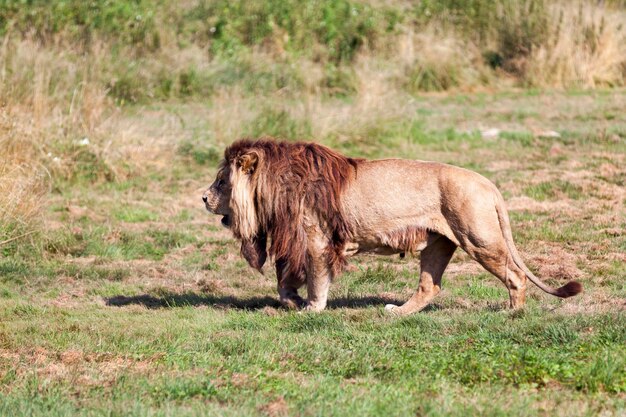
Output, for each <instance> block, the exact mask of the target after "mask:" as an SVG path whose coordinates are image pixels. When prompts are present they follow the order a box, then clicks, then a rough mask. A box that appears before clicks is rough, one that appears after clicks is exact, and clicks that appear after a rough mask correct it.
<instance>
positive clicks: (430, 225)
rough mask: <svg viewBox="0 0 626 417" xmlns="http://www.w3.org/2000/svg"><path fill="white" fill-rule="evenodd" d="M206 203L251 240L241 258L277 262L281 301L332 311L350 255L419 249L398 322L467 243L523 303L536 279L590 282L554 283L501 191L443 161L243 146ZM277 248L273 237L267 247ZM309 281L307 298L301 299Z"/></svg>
mask: <svg viewBox="0 0 626 417" xmlns="http://www.w3.org/2000/svg"><path fill="white" fill-rule="evenodd" d="M202 200H203V201H204V204H205V206H206V209H207V210H208V211H209V212H211V213H213V214H217V215H221V216H222V224H223V225H224V226H225V227H227V228H229V229H230V230H231V231H232V232H233V234H234V236H235V237H236V238H237V239H239V240H240V241H241V254H242V256H243V257H244V258H245V259H246V260H247V261H248V263H249V264H250V266H251V267H252V268H254V269H257V270H259V271H261V272H262V268H263V265H264V264H265V261H266V260H267V258H268V253H269V255H270V256H271V257H272V258H273V260H274V263H275V267H276V276H277V280H278V294H279V298H280V302H281V303H282V304H283V305H285V306H286V307H290V308H303V309H305V310H312V311H321V310H323V309H324V308H325V307H326V304H327V300H328V290H329V287H330V284H331V282H332V280H333V278H335V277H336V276H338V275H339V274H340V273H341V271H342V270H343V269H344V267H345V266H346V263H347V259H348V258H349V257H350V256H353V255H355V254H359V253H375V254H381V255H392V254H400V255H401V256H404V254H405V253H410V254H415V253H417V252H419V253H420V277H419V285H418V288H417V291H416V292H415V293H414V294H413V296H412V297H411V298H410V299H409V300H408V301H407V302H405V303H404V304H402V305H401V306H397V305H393V304H388V305H386V306H385V309H386V310H388V311H390V312H393V313H395V314H398V315H408V314H412V313H415V312H418V311H420V310H422V309H423V308H424V307H426V306H427V305H428V304H429V303H430V302H431V301H432V299H433V298H434V297H435V296H436V295H437V294H438V293H439V292H440V291H441V279H442V275H443V272H444V270H445V269H446V267H447V265H448V263H449V262H450V259H451V258H452V255H453V254H454V252H455V251H456V249H457V248H458V247H461V249H463V250H464V251H465V252H467V254H468V255H469V256H470V257H471V258H472V259H474V260H476V261H477V262H478V263H480V264H481V265H482V266H483V267H484V268H485V269H486V270H487V271H489V272H490V273H492V274H493V275H495V276H496V277H497V278H498V279H500V281H502V283H503V284H504V285H505V286H506V288H507V289H508V291H509V301H510V307H511V308H514V309H517V308H520V307H522V306H523V305H524V302H525V294H526V282H527V279H529V280H530V281H531V282H533V283H534V284H535V285H536V286H538V287H539V288H540V289H542V290H543V291H545V292H547V293H549V294H552V295H555V296H557V297H562V298H566V297H571V296H574V295H576V294H578V293H580V292H581V291H582V285H581V284H580V283H578V282H576V281H571V282H569V283H567V284H565V285H564V286H562V287H560V288H552V287H550V286H548V285H546V284H544V283H543V282H542V281H541V280H540V279H539V278H537V277H536V276H535V275H534V274H533V273H532V272H531V271H530V270H529V269H528V268H527V267H526V265H525V264H524V262H523V260H522V258H521V256H520V254H519V253H518V251H517V249H516V247H515V244H514V243H513V236H512V233H511V225H510V223H509V217H508V213H507V209H506V207H505V203H504V199H503V198H502V195H501V194H500V192H499V191H498V189H497V188H496V187H495V185H494V184H492V183H491V182H490V181H489V180H487V179H486V178H485V177H483V176H481V175H480V174H478V173H476V172H472V171H469V170H466V169H463V168H459V167H455V166H452V165H447V164H443V163H437V162H427V161H416V160H404V159H382V160H365V159H355V158H349V157H346V156H344V155H342V154H340V153H338V152H335V151H333V150H331V149H330V148H327V147H325V146H322V145H319V144H316V143H307V142H297V143H293V142H279V141H275V140H273V139H271V138H263V139H258V140H251V139H242V140H238V141H236V142H234V143H233V144H231V145H230V146H229V147H227V148H226V150H225V152H224V160H223V162H222V163H221V164H220V168H219V170H218V173H217V176H216V178H215V181H214V182H213V183H212V184H211V186H210V187H209V188H208V189H207V190H206V191H205V193H204V194H203V196H202ZM268 241H269V242H270V245H269V249H268ZM304 285H306V289H307V299H306V300H304V299H303V298H302V297H300V296H299V295H298V290H299V289H300V288H301V287H303V286H304Z"/></svg>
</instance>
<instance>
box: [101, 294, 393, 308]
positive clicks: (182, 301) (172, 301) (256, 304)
mask: <svg viewBox="0 0 626 417" xmlns="http://www.w3.org/2000/svg"><path fill="white" fill-rule="evenodd" d="M104 301H105V303H106V305H108V306H113V307H124V306H128V305H142V306H144V307H146V308H150V309H157V308H172V307H186V306H208V307H214V308H222V309H235V310H261V309H263V308H265V307H273V308H279V307H281V304H280V302H279V301H278V300H277V299H276V298H273V297H269V296H265V297H250V298H237V297H232V296H220V295H206V294H196V293H182V294H179V293H169V294H164V295H162V296H158V297H155V296H152V295H148V294H142V295H134V296H125V295H116V296H114V297H109V298H105V299H104ZM389 303H391V304H401V302H400V301H398V300H397V299H394V298H390V297H379V296H371V297H370V296H365V297H339V298H335V299H332V300H329V301H328V307H327V308H328V309H338V308H365V307H377V306H384V305H385V304H389Z"/></svg>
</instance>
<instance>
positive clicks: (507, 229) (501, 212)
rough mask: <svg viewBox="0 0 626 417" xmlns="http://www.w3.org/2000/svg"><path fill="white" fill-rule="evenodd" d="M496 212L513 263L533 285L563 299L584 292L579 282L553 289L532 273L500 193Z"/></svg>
mask: <svg viewBox="0 0 626 417" xmlns="http://www.w3.org/2000/svg"><path fill="white" fill-rule="evenodd" d="M496 212H497V213H498V220H499V221H500V229H501V230H502V234H503V235H504V240H505V242H506V245H507V247H508V248H509V252H510V253H511V258H513V262H515V265H517V266H518V268H520V269H521V270H522V271H524V273H525V274H526V276H527V277H528V279H530V280H531V281H532V283H533V284H535V285H536V286H538V287H539V288H541V289H542V290H543V291H545V292H547V293H548V294H552V295H556V296H557V297H561V298H567V297H573V296H574V295H576V294H578V293H580V292H581V291H582V290H583V286H582V285H581V284H580V282H578V281H570V282H568V283H567V284H565V285H563V286H562V287H559V288H552V287H550V286H548V285H546V284H544V283H543V282H542V281H541V280H540V279H539V278H537V277H536V276H535V274H533V273H532V272H530V270H529V269H528V267H526V264H524V261H523V260H522V257H521V256H520V254H519V252H518V251H517V248H516V247H515V243H514V242H513V233H512V232H511V223H510V222H509V216H508V214H507V212H506V209H505V205H504V199H503V198H502V196H501V195H500V193H499V192H498V193H497V200H496Z"/></svg>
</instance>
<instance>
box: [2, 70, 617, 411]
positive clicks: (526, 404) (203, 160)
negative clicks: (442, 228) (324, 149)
mask: <svg viewBox="0 0 626 417" xmlns="http://www.w3.org/2000/svg"><path fill="white" fill-rule="evenodd" d="M342 68H343V67H342ZM337 82H339V81H337ZM329 88H331V87H329ZM333 88H337V91H339V87H333ZM326 94H327V93H322V95H323V96H324V97H323V100H322V101H321V104H320V106H321V107H320V108H321V110H320V111H321V112H322V113H323V114H324V115H326V114H333V111H334V110H336V109H344V108H349V109H351V108H352V107H351V106H355V105H357V104H354V103H351V101H350V100H351V96H350V94H351V93H346V94H345V95H342V94H343V93H337V94H336V95H333V94H330V93H328V95H326ZM622 94H623V93H620V92H614V93H612V95H609V96H608V97H605V98H604V99H603V100H606V102H602V103H605V104H602V103H597V102H595V101H594V103H595V104H594V105H595V106H596V107H593V109H591V110H590V111H593V112H597V113H598V114H603V111H601V110H602V109H603V108H605V109H614V108H617V107H618V104H619V103H621V100H622ZM563 97H565V96H561V95H558V94H556V93H555V95H550V100H549V101H547V100H544V99H545V97H544V96H542V95H539V96H536V95H528V94H526V93H519V94H512V93H511V94H506V95H502V96H494V95H489V94H484V93H483V94H477V95H474V94H464V95H462V96H444V97H429V98H428V99H423V100H420V99H413V98H411V99H408V100H411V101H410V102H407V103H405V105H406V106H409V108H408V109H405V110H403V112H402V113H401V114H400V116H389V115H387V114H380V115H378V114H373V115H371V117H370V116H368V117H367V118H365V119H364V121H363V122H362V123H361V122H360V120H361V119H359V122H358V123H356V122H354V123H348V124H346V125H344V124H342V123H337V124H329V125H324V130H323V132H325V136H322V137H320V138H319V141H320V142H322V143H325V144H328V145H331V146H333V147H334V148H336V149H339V150H342V151H344V152H346V153H348V154H350V155H352V156H367V157H372V158H379V157H404V158H414V159H426V160H436V161H442V162H448V163H453V164H456V165H461V166H465V167H469V168H471V169H474V170H478V171H479V172H481V173H482V174H484V175H485V176H487V177H488V178H489V179H490V180H492V181H493V182H495V183H496V184H498V187H499V188H500V190H501V191H502V192H503V194H504V195H505V197H506V200H507V203H511V204H512V206H511V208H510V217H511V223H512V226H513V234H514V237H515V241H516V244H517V247H518V248H519V250H520V252H521V253H522V256H523V258H524V259H525V260H526V261H527V263H528V265H529V266H530V267H532V269H533V271H535V272H536V273H537V274H538V275H540V276H541V278H542V279H544V280H546V282H549V283H550V284H553V285H557V284H562V283H564V282H565V281H567V280H568V279H570V278H569V277H568V275H567V274H568V271H571V270H573V268H576V271H579V272H580V275H579V276H577V279H580V281H581V282H582V283H583V285H584V288H585V291H584V293H583V294H581V295H580V296H578V297H575V298H572V299H567V300H558V299H555V298H553V297H551V296H548V295H545V294H543V293H541V292H540V291H539V290H538V289H536V288H535V287H534V286H532V284H529V290H528V295H527V298H528V300H527V306H526V308H525V309H523V310H521V311H509V310H508V309H507V305H508V294H507V291H506V289H505V287H504V286H503V285H502V283H501V282H500V281H499V280H498V279H497V278H495V277H493V276H492V275H490V274H488V273H487V272H485V271H484V270H482V269H480V267H478V266H477V265H475V264H473V263H472V262H471V261H470V260H469V257H468V256H467V255H464V254H463V253H462V252H461V251H459V252H458V253H457V255H455V258H453V261H452V264H451V266H450V267H449V269H448V271H447V272H446V274H445V275H444V279H443V287H442V288H443V290H442V292H441V293H440V294H439V295H438V296H437V298H436V299H435V300H434V301H433V303H432V304H431V305H430V306H429V307H428V308H427V309H425V310H424V311H422V312H421V313H419V314H416V315H414V316H411V317H407V318H395V317H391V316H389V315H387V314H385V312H384V310H383V306H384V305H385V304H386V303H390V302H391V303H401V302H403V301H405V300H406V299H408V298H409V297H410V296H411V294H412V292H413V291H414V290H415V289H416V288H417V286H418V276H419V256H416V257H412V256H407V257H406V258H405V259H400V258H399V257H398V256H394V257H376V258H373V257H365V256H364V257H357V258H356V259H355V260H354V261H352V264H353V265H354V266H355V267H356V268H353V270H350V271H349V272H346V273H345V274H343V275H342V276H341V277H337V278H336V279H335V281H334V283H333V284H332V287H331V296H330V300H329V307H328V309H327V310H326V311H324V312H322V313H319V314H308V313H300V312H292V311H286V310H283V309H281V308H280V307H279V305H278V302H277V296H276V291H275V287H276V282H275V275H274V272H273V271H272V267H271V265H270V263H269V262H268V265H266V267H265V275H260V274H259V273H258V272H256V271H252V270H250V268H249V267H248V266H247V265H246V264H245V262H244V261H242V260H241V257H240V256H239V245H238V243H237V242H236V241H235V240H234V239H233V238H232V236H231V235H230V234H229V233H228V232H227V231H225V230H224V229H223V228H222V227H221V226H219V218H217V216H210V215H208V214H207V213H206V212H205V211H204V208H203V207H202V204H201V203H200V199H199V197H200V195H201V193H202V190H204V189H206V187H207V186H208V185H209V184H210V183H211V182H212V180H213V176H214V174H215V169H216V166H217V164H218V163H219V159H220V155H221V153H222V151H223V147H224V145H225V142H226V140H225V138H226V137H227V135H226V134H225V133H224V131H226V132H228V134H231V133H233V132H238V133H237V134H239V133H242V132H246V133H248V134H255V135H256V134H262V133H271V134H276V135H284V136H286V137H288V138H290V139H296V138H302V137H305V138H306V137H308V136H307V135H313V136H314V135H316V134H317V133H318V132H319V130H318V129H319V127H318V124H319V123H320V118H317V115H315V114H312V113H311V114H309V113H306V112H305V113H304V114H305V115H304V116H303V113H302V112H299V111H297V109H298V108H299V107H295V106H294V107H292V106H290V104H289V103H291V104H294V105H298V106H303V105H304V104H303V103H302V102H300V101H298V99H294V98H291V99H289V100H288V101H287V102H284V101H283V100H282V99H281V100H278V101H275V102H269V103H266V102H265V100H258V101H254V102H246V101H237V102H236V103H235V104H236V106H244V107H245V106H249V107H245V109H246V110H245V111H243V112H240V113H239V112H238V113H235V114H236V116H233V115H231V114H230V113H228V114H227V115H226V116H221V115H220V118H221V117H225V118H228V117H232V118H233V119H236V120H235V121H234V122H233V123H232V124H220V123H222V120H217V119H215V118H211V116H212V113H213V112H215V111H217V110H220V109H219V108H217V107H215V104H209V105H206V103H192V104H181V103H175V102H172V103H167V104H164V105H154V106H152V107H149V108H147V109H139V108H135V107H123V108H121V110H120V111H121V112H122V113H123V114H124V117H126V119H124V121H125V122H126V124H127V125H133V124H137V123H140V122H141V121H143V120H144V118H149V117H150V115H152V114H155V113H156V114H160V115H164V116H163V117H162V118H160V119H156V120H158V122H154V121H153V120H154V119H148V121H147V122H144V123H146V124H145V126H146V127H147V129H148V130H150V129H154V130H150V132H151V133H150V134H151V135H152V134H153V132H157V133H156V134H158V135H163V136H165V137H170V138H173V139H172V142H171V143H170V145H168V147H167V149H168V150H167V153H166V154H165V155H166V156H163V155H161V156H160V158H163V161H165V162H166V163H164V164H157V165H155V166H152V165H150V166H146V167H144V168H143V170H137V171H136V172H135V174H134V175H131V176H129V177H122V178H119V177H116V176H114V177H112V178H111V179H110V180H107V179H106V178H100V179H99V178H98V176H97V172H96V171H97V170H99V169H104V166H105V165H101V164H100V163H99V162H98V161H104V160H105V159H103V158H100V156H99V155H100V154H98V153H97V152H94V153H93V154H94V155H96V156H98V157H99V158H100V159H98V160H95V159H94V164H93V166H92V168H89V164H88V163H86V162H85V164H84V166H85V167H86V169H85V171H80V172H82V174H80V175H79V176H75V177H71V175H70V176H67V177H64V178H63V179H61V180H59V181H55V188H54V189H53V190H52V192H51V193H50V195H49V196H48V200H47V205H46V208H45V210H44V211H43V214H42V219H41V221H42V224H43V225H45V227H43V228H42V229H41V230H39V231H38V233H36V234H33V235H31V236H29V238H28V239H24V240H16V241H13V242H10V243H8V244H6V245H3V246H1V247H0V415H2V416H4V415H7V416H8V415H11V416H12V415H34V416H37V415H40V416H74V415H84V416H100V415H102V416H111V415H131V416H151V415H163V416H169V415H176V416H179V415H183V416H185V415H189V416H197V415H216V416H217V415H219V416H222V415H233V416H235V415H337V416H343V415H407V416H408V415H424V416H466V415H485V416H503V415H513V416H535V415H542V416H579V415H584V416H595V415H601V414H606V415H620V414H621V413H622V414H623V410H624V409H626V403H625V401H624V393H625V392H626V372H624V369H626V363H625V359H624V358H626V348H625V346H626V334H625V331H624V329H626V315H625V314H624V311H623V309H622V304H623V298H624V294H625V288H624V284H623V281H624V280H623V262H621V260H622V258H621V257H620V256H621V253H622V252H623V250H622V249H623V248H624V237H623V233H620V232H621V229H622V227H621V226H622V225H621V223H620V221H621V219H620V217H619V211H618V208H619V207H621V206H620V205H619V204H620V203H619V202H618V200H617V199H616V196H617V195H618V194H617V191H618V187H619V184H620V178H622V176H623V170H622V169H621V167H620V166H619V165H618V164H616V163H615V161H618V160H620V158H622V155H623V153H624V151H625V149H624V148H623V145H622V144H620V143H615V142H613V141H612V140H610V139H606V138H605V139H603V136H602V135H603V134H604V133H602V126H603V125H604V123H605V121H604V120H601V119H598V120H585V121H584V122H581V124H577V122H575V121H573V119H572V115H571V112H570V111H569V110H567V108H569V107H568V106H569V105H570V103H573V102H574V100H577V98H576V97H579V99H580V100H582V102H584V103H587V101H588V100H589V97H588V96H585V95H581V96H576V97H570V96H567V98H563ZM413 100H415V101H413ZM544 101H546V102H548V103H549V104H541V103H542V102H544ZM272 103H274V104H276V105H275V106H273V105H272ZM576 103H578V102H576ZM223 104H226V105H231V104H233V103H232V102H230V101H225V102H223ZM506 106H511V107H515V108H514V109H511V108H509V109H508V110H507V108H506ZM542 106H543V107H542ZM546 106H549V108H550V110H551V111H550V112H548V111H547V107H546ZM495 108H497V109H501V110H502V111H503V112H504V113H506V114H513V113H515V114H517V115H527V114H531V115H532V114H535V115H537V116H532V117H538V118H539V119H540V121H541V123H544V124H550V127H551V128H552V126H553V127H554V129H557V130H558V131H560V132H563V136H562V138H561V139H547V138H535V137H533V135H532V134H531V133H530V132H528V131H527V130H525V129H526V128H525V126H524V122H523V121H520V119H523V117H522V116H520V117H517V116H511V117H509V116H508V115H507V116H506V120H503V117H502V112H500V113H494V112H493V109H495ZM294 109H296V110H294ZM329 109H331V110H332V111H330V110H329ZM505 110H507V111H505ZM608 113H611V112H608ZM241 114H243V115H244V116H245V117H241V118H239V115H241ZM546 114H547V115H549V116H545V115H546ZM207 115H208V116H207ZM403 115H404V116H403ZM555 115H556V116H555ZM169 120H175V121H176V122H175V123H170V122H169ZM325 120H326V119H322V121H323V122H324V121H325ZM179 122H180V123H179ZM126 124H125V125H126ZM622 125H623V121H621V120H617V121H615V125H614V127H613V131H615V132H621V129H623V127H622ZM181 126H182V127H181ZM486 126H502V127H503V133H502V134H501V135H500V137H499V138H497V139H493V138H489V139H487V138H483V137H482V136H481V134H480V129H482V128H484V127H486ZM229 129H231V130H229ZM507 132H508V133H507ZM156 134H155V135H156ZM233 134H234V133H233ZM316 139H317V138H316ZM555 144H556V145H557V147H558V152H559V155H557V156H558V157H552V156H550V155H549V151H550V149H552V148H553V146H554V145H555ZM146 146H147V145H146ZM159 146H161V145H159ZM572 161H575V163H573V162H572ZM112 167H113V168H115V166H112ZM89 172H92V173H93V174H95V175H96V176H94V177H91V179H90V177H88V176H87V177H86V176H84V173H89ZM552 178H555V180H551V179H552ZM587 190H591V192H590V193H588V194H587ZM524 196H526V197H531V198H532V199H533V200H537V201H539V202H545V204H541V205H535V204H536V203H535V204H533V205H528V206H524V204H526V202H527V201H528V200H529V199H528V198H519V197H524ZM520 202H521V203H520ZM516 204H522V206H519V205H518V206H515V205H516ZM552 204H554V206H553V205H552ZM553 207H558V209H554V208H553ZM559 266H562V267H563V268H564V269H562V270H561V269H559V268H558V267H559ZM546 267H551V268H546ZM303 295H304V294H303Z"/></svg>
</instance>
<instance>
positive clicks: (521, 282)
mask: <svg viewBox="0 0 626 417" xmlns="http://www.w3.org/2000/svg"><path fill="white" fill-rule="evenodd" d="M461 247H462V248H463V249H464V250H465V251H466V252H467V253H468V254H469V255H470V256H471V257H472V258H474V260H476V261H477V262H478V263H480V264H481V265H482V266H483V267H484V268H485V269H486V270H487V271H489V272H491V273H492V274H493V275H495V276H496V277H498V279H499V280H500V281H502V283H503V284H504V285H505V286H506V288H507V289H508V290H509V300H510V307H511V308H514V309H517V308H521V307H523V306H524V303H525V302H526V281H527V280H526V274H525V273H524V271H522V270H521V269H520V268H519V267H518V266H517V265H516V264H515V262H513V258H512V257H511V254H510V253H509V250H508V248H507V246H506V242H504V240H502V241H501V242H494V243H492V244H489V245H484V246H483V245H481V246H476V245H473V244H472V243H469V242H466V243H465V245H464V244H461Z"/></svg>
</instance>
